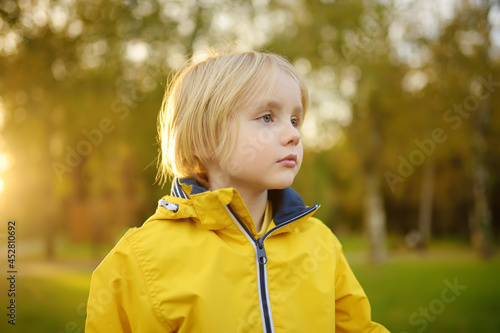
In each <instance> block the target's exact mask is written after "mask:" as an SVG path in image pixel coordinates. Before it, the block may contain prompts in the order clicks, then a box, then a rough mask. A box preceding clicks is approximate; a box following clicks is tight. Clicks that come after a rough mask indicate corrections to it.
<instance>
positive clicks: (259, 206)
mask: <svg viewBox="0 0 500 333" xmlns="http://www.w3.org/2000/svg"><path fill="white" fill-rule="evenodd" d="M225 187H234V188H235V189H236V190H238V192H239V194H240V196H241V198H242V199H243V202H244V203H245V206H247V209H248V212H249V213H250V216H251V217H252V220H253V222H254V224H255V228H256V229H257V232H259V231H260V229H261V228H262V224H263V222H264V214H265V212H266V207H267V190H264V191H261V190H257V189H253V188H248V187H246V186H237V185H234V184H232V185H229V184H218V183H217V182H216V181H212V182H210V184H209V189H210V190H211V191H213V190H217V189H220V188H225Z"/></svg>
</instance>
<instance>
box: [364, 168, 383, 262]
mask: <svg viewBox="0 0 500 333" xmlns="http://www.w3.org/2000/svg"><path fill="white" fill-rule="evenodd" d="M379 185H380V180H379V177H378V174H377V173H376V172H373V170H371V171H368V173H367V177H366V193H365V205H364V207H365V226H366V229H367V231H368V237H369V241H370V259H371V261H372V262H374V263H376V264H382V263H384V262H385V261H386V260H387V247H386V229H385V210H384V204H383V203H384V201H383V198H382V193H381V192H380V186H379Z"/></svg>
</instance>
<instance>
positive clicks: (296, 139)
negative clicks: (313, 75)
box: [222, 70, 303, 191]
mask: <svg viewBox="0 0 500 333" xmlns="http://www.w3.org/2000/svg"><path fill="white" fill-rule="evenodd" d="M274 80H276V82H275V83H276V89H275V90H274V91H273V92H272V93H271V94H270V95H269V97H268V98H267V97H266V96H263V95H262V94H261V95H258V96H257V97H256V98H255V99H253V100H251V101H250V102H249V103H248V104H247V105H245V106H243V107H241V108H240V109H238V110H237V114H236V119H237V122H238V125H236V124H235V123H232V124H231V125H230V126H231V127H230V129H229V130H230V133H231V135H232V136H233V137H236V138H235V140H236V144H235V148H234V150H233V152H232V153H231V155H230V158H229V162H228V163H227V164H226V166H225V170H222V172H225V179H226V181H227V182H228V184H227V186H231V187H236V188H241V187H246V188H252V189H255V190H259V191H260V190H269V189H283V188H286V187H289V186H290V185H291V184H292V182H293V180H294V178H295V175H296V174H297V172H298V171H299V169H300V166H301V164H302V157H303V148H302V142H301V139H300V133H299V126H300V125H301V123H302V120H303V109H302V101H301V92H300V88H299V85H298V83H297V82H296V81H295V79H294V78H293V77H292V76H291V75H290V74H288V73H285V72H283V71H281V70H280V71H278V73H277V75H276V77H275V78H274Z"/></svg>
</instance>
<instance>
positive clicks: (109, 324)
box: [85, 231, 173, 333]
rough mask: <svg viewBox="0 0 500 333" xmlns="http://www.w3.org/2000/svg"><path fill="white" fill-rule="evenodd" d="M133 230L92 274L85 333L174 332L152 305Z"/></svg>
mask: <svg viewBox="0 0 500 333" xmlns="http://www.w3.org/2000/svg"><path fill="white" fill-rule="evenodd" d="M130 232H131V231H129V232H128V233H127V234H125V236H124V237H123V238H122V239H121V240H120V241H119V242H118V244H117V245H116V246H115V248H114V249H113V250H112V251H111V252H110V253H109V254H108V255H107V256H106V258H105V259H104V260H103V261H102V263H101V264H100V265H99V267H97V269H96V270H95V271H94V273H93V274H92V279H91V283H90V294H89V299H88V303H87V319H86V323H85V332H86V333H98V332H102V333H110V332H113V333H118V332H145V333H146V332H147V333H149V332H151V333H152V332H172V331H173V330H172V329H171V328H170V326H169V325H168V323H167V322H165V321H164V320H162V317H161V316H160V314H159V313H158V312H157V309H156V308H155V307H154V305H153V304H152V300H151V295H150V294H149V292H148V287H147V284H146V281H145V278H144V273H143V270H142V268H141V263H140V262H139V261H138V260H137V255H136V253H135V251H134V249H133V247H132V246H131V243H130V240H129V239H128V238H127V236H128V234H129V233H130Z"/></svg>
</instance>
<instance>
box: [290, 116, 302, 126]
mask: <svg viewBox="0 0 500 333" xmlns="http://www.w3.org/2000/svg"><path fill="white" fill-rule="evenodd" d="M290 122H291V123H292V126H293V127H299V124H300V121H299V119H297V118H292V120H290Z"/></svg>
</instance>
